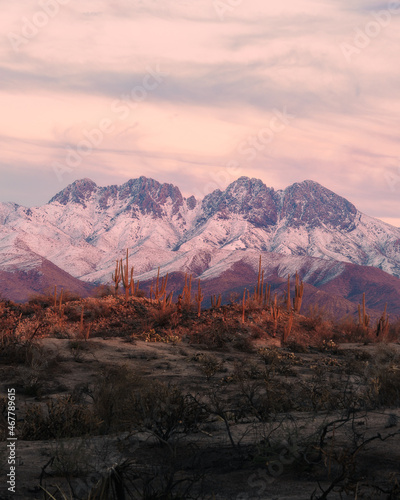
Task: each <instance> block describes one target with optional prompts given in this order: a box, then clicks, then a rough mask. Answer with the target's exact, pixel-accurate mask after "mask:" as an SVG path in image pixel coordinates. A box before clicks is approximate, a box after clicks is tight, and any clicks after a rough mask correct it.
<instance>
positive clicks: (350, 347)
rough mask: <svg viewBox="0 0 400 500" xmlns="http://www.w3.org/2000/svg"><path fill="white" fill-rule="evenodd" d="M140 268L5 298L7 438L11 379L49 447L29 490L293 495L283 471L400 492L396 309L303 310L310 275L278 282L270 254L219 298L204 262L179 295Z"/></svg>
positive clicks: (1, 365) (326, 492)
mask: <svg viewBox="0 0 400 500" xmlns="http://www.w3.org/2000/svg"><path fill="white" fill-rule="evenodd" d="M131 269H132V268H131ZM132 276H133V272H132V270H130V269H129V263H128V256H127V258H126V261H125V266H124V265H123V263H122V261H121V260H120V261H117V266H116V271H115V274H114V276H113V277H114V278H115V279H114V285H115V287H114V289H113V290H111V293H110V290H108V292H107V293H104V291H103V292H102V293H100V294H98V295H100V296H97V297H91V298H85V299H82V298H79V297H71V296H70V295H69V294H68V293H67V292H65V291H62V294H61V290H59V291H58V292H57V290H55V291H54V294H47V295H46V296H44V297H42V298H41V297H39V296H37V297H35V298H32V300H31V301H29V303H27V304H21V305H18V304H14V303H12V302H9V301H4V300H3V301H1V302H0V327H1V333H0V375H1V376H2V385H1V394H0V437H1V439H2V440H5V439H6V436H7V421H6V397H5V395H6V394H7V387H10V384H12V385H13V386H14V387H15V388H16V394H17V397H18V404H19V409H18V425H17V430H18V437H19V440H20V446H21V449H20V454H21V456H24V454H26V455H28V454H29V453H31V454H34V456H35V459H34V461H32V460H30V461H29V460H27V463H28V462H29V463H31V464H32V465H31V466H30V467H31V468H32V469H29V472H27V473H26V474H25V476H24V479H23V480H21V482H22V485H21V488H22V489H23V494H22V497H21V498H48V499H50V498H56V499H60V498H73V499H82V500H83V499H85V500H89V499H91V498H92V499H95V498H96V499H106V498H107V499H112V498H116V499H119V498H135V499H142V498H147V499H155V498H159V499H180V498H199V499H202V498H204V499H212V498H220V499H224V498H252V497H255V498H256V497H257V495H258V496H259V497H260V495H262V494H264V493H265V491H267V490H266V488H267V487H268V488H272V490H271V491H272V493H271V494H273V495H275V496H277V497H279V488H280V487H282V488H284V483H285V482H287V483H288V484H291V485H292V488H293V487H294V486H293V485H297V486H296V487H297V488H300V490H301V492H302V493H301V494H302V498H303V497H304V498H310V499H311V498H313V499H323V498H340V495H345V494H347V495H353V497H357V498H377V499H384V498H390V499H396V498H400V492H399V487H398V483H399V480H400V478H399V474H398V469H397V463H398V451H397V450H398V444H399V439H400V430H399V423H400V371H399V366H400V348H399V345H398V342H399V338H400V327H399V322H398V321H397V322H393V321H391V322H389V318H388V316H387V313H386V309H385V311H384V312H383V313H382V316H381V318H380V319H379V320H378V321H377V323H376V325H375V324H373V321H371V319H370V318H369V317H368V314H367V311H366V310H365V296H364V298H363V305H360V316H359V318H358V321H357V320H354V319H351V318H346V319H343V320H342V321H334V320H333V319H332V318H329V317H328V316H327V315H326V314H325V312H324V311H323V310H321V309H319V308H317V307H314V308H310V310H309V311H308V313H307V314H306V315H301V314H300V311H301V305H302V298H303V290H304V288H303V284H302V282H301V281H300V277H299V276H298V275H297V273H296V276H295V280H294V281H295V283H294V288H293V289H291V280H290V277H288V280H287V288H286V282H285V284H284V287H285V294H284V295H282V296H280V295H279V294H278V293H275V292H274V293H272V292H271V287H270V286H269V285H268V284H267V283H265V282H264V273H263V271H262V263H261V260H260V263H259V273H258V279H257V284H256V285H255V288H254V293H253V292H252V293H250V292H249V291H246V290H245V292H244V293H243V295H242V296H240V297H239V296H238V295H237V296H236V297H231V301H230V303H229V304H227V305H223V304H221V296H218V297H215V296H214V297H213V298H212V302H211V308H210V309H202V308H201V304H202V301H203V299H204V294H203V291H202V288H201V283H200V282H198V283H197V286H196V288H197V290H196V293H193V296H192V276H188V275H186V276H185V283H184V286H183V289H182V292H181V293H178V294H177V298H176V301H174V300H173V294H172V293H168V290H167V282H168V277H167V276H165V277H160V272H158V275H157V279H156V282H155V283H154V286H153V287H152V289H151V293H150V297H149V294H147V297H144V296H141V295H143V293H144V292H143V291H141V290H139V288H138V284H137V283H136V284H135V285H134V286H133V285H132V283H133V281H132V280H133V277H132ZM128 277H129V279H127V278H128ZM119 283H122V284H123V287H124V292H125V293H124V294H123V295H121V294H118V287H119ZM24 442H27V443H28V444H29V447H27V448H24V447H23V443H24ZM383 454H384V456H385V461H382V463H380V464H378V465H377V464H376V463H375V462H374V460H375V457H376V456H381V455H382V456H383ZM30 456H32V455H30ZM35 464H37V465H35ZM35 467H36V469H35ZM372 472H373V473H372ZM2 473H3V472H2ZM38 478H39V479H38ZM222 478H226V479H225V480H223V479H222ZM281 479H282V481H281ZM255 484H256V485H257V484H258V485H259V486H258V487H257V486H254V485H255ZM260 485H261V486H262V488H261V486H260ZM261 489H262V490H263V491H262V492H260V491H261ZM300 490H299V491H300ZM242 491H243V495H242V496H241V497H240V496H238V495H241V493H240V492H242ZM289 494H290V492H289V493H288V492H287V491H286V496H289ZM246 495H247V496H246ZM363 495H364V496H363Z"/></svg>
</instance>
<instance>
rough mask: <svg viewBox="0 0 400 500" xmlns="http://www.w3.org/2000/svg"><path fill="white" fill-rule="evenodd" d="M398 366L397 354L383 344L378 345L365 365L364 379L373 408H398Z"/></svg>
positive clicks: (399, 389) (398, 356)
mask: <svg viewBox="0 0 400 500" xmlns="http://www.w3.org/2000/svg"><path fill="white" fill-rule="evenodd" d="M399 366H400V355H399V353H398V352H397V351H396V350H395V349H394V348H391V347H389V346H387V345H385V344H379V345H378V346H377V348H376V350H375V355H374V357H373V358H372V359H371V361H370V362H368V363H366V365H365V371H364V377H365V381H366V385H367V393H368V397H369V400H370V402H371V404H372V405H373V406H374V407H396V408H397V407H399V406H400V370H399Z"/></svg>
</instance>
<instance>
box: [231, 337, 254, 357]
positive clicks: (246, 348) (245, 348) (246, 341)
mask: <svg viewBox="0 0 400 500" xmlns="http://www.w3.org/2000/svg"><path fill="white" fill-rule="evenodd" d="M232 345H233V347H234V348H235V349H237V350H238V351H241V352H247V353H249V354H250V353H253V352H255V349H254V345H253V342H252V341H251V339H250V338H249V337H248V336H245V335H237V336H236V338H235V339H234V341H233V344H232Z"/></svg>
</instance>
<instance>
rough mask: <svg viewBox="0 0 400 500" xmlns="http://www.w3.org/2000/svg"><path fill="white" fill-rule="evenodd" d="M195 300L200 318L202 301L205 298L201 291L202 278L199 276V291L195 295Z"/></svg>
mask: <svg viewBox="0 0 400 500" xmlns="http://www.w3.org/2000/svg"><path fill="white" fill-rule="evenodd" d="M194 299H195V301H196V302H197V316H198V317H199V318H200V315H201V303H202V301H203V299H204V295H203V294H202V293H201V285H200V278H199V284H198V288H197V293H196V295H195V297H194Z"/></svg>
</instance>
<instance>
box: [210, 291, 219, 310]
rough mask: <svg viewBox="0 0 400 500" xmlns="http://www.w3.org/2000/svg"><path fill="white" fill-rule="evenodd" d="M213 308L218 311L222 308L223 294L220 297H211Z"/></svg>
mask: <svg viewBox="0 0 400 500" xmlns="http://www.w3.org/2000/svg"><path fill="white" fill-rule="evenodd" d="M211 307H212V308H213V309H217V308H218V307H221V294H219V295H218V297H217V296H216V295H211Z"/></svg>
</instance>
